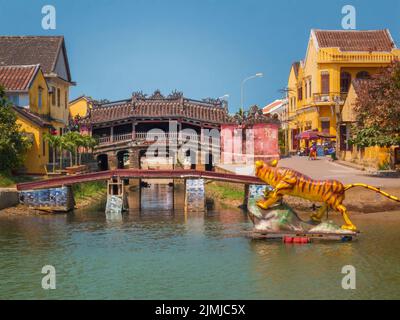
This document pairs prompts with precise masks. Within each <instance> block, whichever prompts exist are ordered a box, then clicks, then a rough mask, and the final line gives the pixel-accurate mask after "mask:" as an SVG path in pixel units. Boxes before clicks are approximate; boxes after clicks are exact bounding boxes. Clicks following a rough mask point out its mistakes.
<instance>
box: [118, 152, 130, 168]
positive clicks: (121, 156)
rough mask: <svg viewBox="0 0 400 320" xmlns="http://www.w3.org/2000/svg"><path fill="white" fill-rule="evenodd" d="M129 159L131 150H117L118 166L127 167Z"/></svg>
mask: <svg viewBox="0 0 400 320" xmlns="http://www.w3.org/2000/svg"><path fill="white" fill-rule="evenodd" d="M128 161H129V151H128V150H121V151H118V152H117V168H118V169H125V163H126V162H128Z"/></svg>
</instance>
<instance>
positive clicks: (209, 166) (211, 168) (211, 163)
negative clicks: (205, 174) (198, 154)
mask: <svg viewBox="0 0 400 320" xmlns="http://www.w3.org/2000/svg"><path fill="white" fill-rule="evenodd" d="M205 169H206V171H214V159H213V155H212V154H211V153H209V154H208V161H207V163H206V165H205Z"/></svg>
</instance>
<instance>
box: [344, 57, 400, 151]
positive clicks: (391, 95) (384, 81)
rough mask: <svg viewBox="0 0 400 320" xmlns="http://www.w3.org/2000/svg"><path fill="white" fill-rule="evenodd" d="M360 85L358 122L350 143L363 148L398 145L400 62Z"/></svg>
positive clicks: (357, 106)
mask: <svg viewBox="0 0 400 320" xmlns="http://www.w3.org/2000/svg"><path fill="white" fill-rule="evenodd" d="M357 85H358V88H357V99H356V103H355V111H356V114H357V121H356V125H355V126H354V130H353V132H354V134H355V136H354V137H353V139H351V143H353V144H355V145H358V146H361V147H368V146H391V145H397V144H399V141H400V138H399V136H400V62H399V61H394V62H393V63H392V64H391V65H389V66H388V67H387V68H384V69H382V71H381V72H379V73H378V74H376V75H374V76H373V77H372V78H371V79H369V80H362V81H359V82H358V84H357Z"/></svg>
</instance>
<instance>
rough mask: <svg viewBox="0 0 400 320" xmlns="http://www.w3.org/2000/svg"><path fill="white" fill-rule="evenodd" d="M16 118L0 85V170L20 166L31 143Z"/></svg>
mask: <svg viewBox="0 0 400 320" xmlns="http://www.w3.org/2000/svg"><path fill="white" fill-rule="evenodd" d="M16 120H17V116H16V115H15V113H14V111H13V110H12V106H11V104H10V102H9V101H8V99H7V97H6V95H5V92H4V89H3V88H2V87H1V86H0V171H9V170H12V169H16V168H18V167H19V166H21V165H22V163H23V161H24V156H25V154H26V151H27V150H28V149H29V148H30V147H31V144H32V143H31V141H30V139H29V138H28V137H27V136H26V135H25V134H24V133H23V132H22V131H21V130H20V126H19V125H18V124H17V123H16Z"/></svg>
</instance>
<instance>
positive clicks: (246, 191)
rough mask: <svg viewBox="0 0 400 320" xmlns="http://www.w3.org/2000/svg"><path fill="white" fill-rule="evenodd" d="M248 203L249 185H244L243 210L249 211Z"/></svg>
mask: <svg viewBox="0 0 400 320" xmlns="http://www.w3.org/2000/svg"><path fill="white" fill-rule="evenodd" d="M248 201H249V185H248V184H245V185H244V199H243V204H242V207H243V209H247V203H248Z"/></svg>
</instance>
